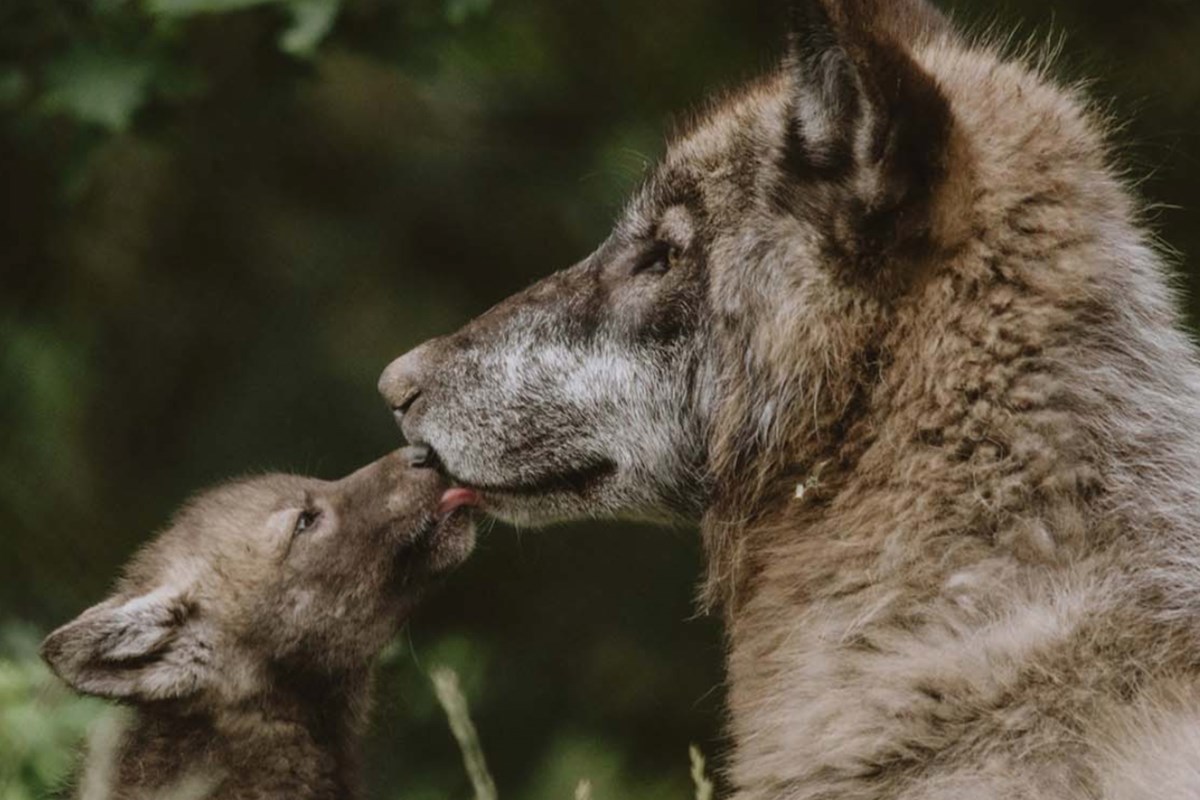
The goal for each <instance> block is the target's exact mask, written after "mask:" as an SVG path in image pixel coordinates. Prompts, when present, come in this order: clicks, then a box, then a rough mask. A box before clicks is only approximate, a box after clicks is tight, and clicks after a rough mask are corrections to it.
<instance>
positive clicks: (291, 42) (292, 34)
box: [279, 0, 342, 58]
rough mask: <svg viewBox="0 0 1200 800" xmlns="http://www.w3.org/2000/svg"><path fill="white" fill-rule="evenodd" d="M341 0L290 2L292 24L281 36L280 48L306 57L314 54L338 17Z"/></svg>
mask: <svg viewBox="0 0 1200 800" xmlns="http://www.w3.org/2000/svg"><path fill="white" fill-rule="evenodd" d="M341 5H342V3H341V0H293V2H290V3H288V10H289V13H291V15H292V24H291V27H289V28H288V29H287V30H286V31H284V32H283V35H282V36H280V37H279V48H280V49H281V50H283V51H284V52H285V53H290V54H292V55H294V56H301V57H304V58H307V57H310V56H312V54H313V53H314V52H315V51H316V49H317V45H319V44H320V43H321V41H322V40H323V39H324V38H325V37H326V36H327V35H328V34H329V31H330V30H332V28H333V22H334V20H335V19H337V14H338V10H339V9H340V8H341Z"/></svg>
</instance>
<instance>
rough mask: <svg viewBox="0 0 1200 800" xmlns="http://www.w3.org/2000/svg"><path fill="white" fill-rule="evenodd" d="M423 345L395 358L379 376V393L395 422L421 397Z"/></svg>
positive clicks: (424, 351)
mask: <svg viewBox="0 0 1200 800" xmlns="http://www.w3.org/2000/svg"><path fill="white" fill-rule="evenodd" d="M427 352H428V351H427V349H426V346H425V345H421V346H420V347H418V348H416V349H415V350H410V351H408V352H407V353H405V354H404V355H402V356H400V357H399V358H397V359H396V360H395V361H393V362H392V363H391V364H388V366H387V369H385V370H384V371H383V374H382V375H380V376H379V393H380V394H382V395H383V399H384V400H386V401H387V402H388V405H389V406H391V408H392V411H393V412H394V413H395V414H396V421H397V422H399V421H400V418H401V417H403V416H404V415H405V414H407V413H408V412H409V411H410V410H411V409H412V407H413V404H414V403H416V402H417V399H418V398H420V396H421V387H422V383H423V375H424V370H425V363H426V361H427V360H428V359H427V358H426V356H425V354H426V353H427Z"/></svg>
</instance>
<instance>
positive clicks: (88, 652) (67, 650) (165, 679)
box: [42, 589, 211, 700]
mask: <svg viewBox="0 0 1200 800" xmlns="http://www.w3.org/2000/svg"><path fill="white" fill-rule="evenodd" d="M194 616H195V608H194V606H193V605H192V604H191V603H189V602H188V601H187V600H186V599H185V598H184V597H182V596H181V595H180V594H178V593H174V592H170V591H167V590H165V589H162V590H158V591H155V592H151V593H149V594H145V595H141V596H138V597H134V598H132V599H129V598H112V599H110V600H107V601H105V602H103V603H100V604H99V605H96V606H93V607H92V608H90V609H88V610H87V611H85V612H83V613H82V614H80V615H79V617H77V618H76V619H75V620H74V621H72V622H69V623H67V624H66V625H64V626H62V627H61V628H59V629H58V630H56V631H54V633H52V634H50V635H49V636H48V637H47V638H46V641H44V642H43V643H42V658H43V659H45V661H46V663H47V664H49V665H50V668H51V669H52V670H53V671H54V673H55V674H56V675H58V676H59V677H60V678H62V679H63V680H64V681H66V682H67V683H68V684H70V685H71V686H72V687H73V688H75V689H76V690H77V691H80V692H83V693H84V694H92V695H97V696H99V697H109V698H114V699H131V700H132V699H136V700H166V699H173V698H182V697H186V696H188V695H191V694H193V693H195V692H196V691H197V690H198V689H200V688H201V686H202V683H203V679H204V677H205V675H206V672H207V670H208V667H209V655H210V653H211V650H210V648H209V647H208V646H207V644H206V643H205V642H204V640H203V637H202V635H201V634H200V632H199V631H198V630H197V627H198V626H197V625H196V624H195V621H194Z"/></svg>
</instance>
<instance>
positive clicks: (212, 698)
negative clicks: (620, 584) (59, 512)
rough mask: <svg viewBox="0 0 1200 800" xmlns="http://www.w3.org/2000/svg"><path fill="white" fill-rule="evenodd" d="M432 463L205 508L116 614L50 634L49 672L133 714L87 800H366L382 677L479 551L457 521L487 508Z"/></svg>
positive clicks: (146, 557)
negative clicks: (393, 646)
mask: <svg viewBox="0 0 1200 800" xmlns="http://www.w3.org/2000/svg"><path fill="white" fill-rule="evenodd" d="M425 455H426V454H425V453H424V452H423V451H422V450H421V449H420V448H407V449H405V450H401V451H398V452H396V453H393V454H391V455H389V456H387V457H385V458H383V459H381V460H379V461H376V462H375V463H373V464H370V465H369V466H366V467H364V468H362V469H360V470H359V471H358V472H355V473H354V474H352V475H350V476H349V477H346V478H343V479H342V480H340V481H335V482H328V481H322V480H317V479H315V478H308V477H301V476H296V475H267V476H263V477H257V478H250V479H246V480H241V481H236V482H233V483H229V484H226V485H224V486H220V487H218V488H215V489H212V490H210V491H208V492H205V493H203V494H201V495H200V496H198V497H197V498H196V499H194V500H192V501H191V502H190V503H188V504H187V506H185V507H184V508H183V510H182V511H181V512H179V514H178V515H177V516H176V518H175V520H174V521H173V522H172V524H171V525H170V527H169V528H167V530H166V531H164V532H163V533H162V534H161V535H159V536H158V537H157V538H156V539H154V540H153V541H152V542H150V543H149V544H148V545H147V546H146V547H145V548H144V549H143V550H142V551H141V552H140V553H138V554H137V556H136V557H134V559H133V561H132V562H131V563H130V564H129V565H128V567H127V569H126V571H125V574H124V577H123V578H122V579H121V580H120V582H119V583H118V585H117V589H116V592H115V593H114V594H113V596H112V597H110V598H109V599H108V600H105V601H104V602H103V603H100V604H99V605H97V606H95V607H93V608H90V609H88V610H87V611H85V612H84V613H83V614H81V615H80V616H79V617H78V618H77V619H75V620H74V621H73V622H70V623H69V624H67V625H64V626H63V627H61V628H59V629H58V630H56V631H55V632H54V633H52V634H51V635H50V636H49V638H47V639H46V641H45V643H44V644H43V646H42V655H43V657H44V658H45V660H46V661H47V663H49V665H50V667H51V668H52V669H53V670H54V672H55V673H56V674H57V675H58V676H59V677H61V678H62V679H63V680H65V681H66V682H67V683H69V684H70V685H71V686H72V687H74V688H75V689H76V690H78V691H80V692H83V693H85V694H90V695H97V696H100V697H108V698H112V699H115V700H119V701H121V702H123V703H125V704H128V705H129V706H132V708H133V719H132V722H131V724H130V725H129V726H128V729H127V730H126V731H125V732H124V733H123V735H122V736H121V737H120V740H119V741H118V742H116V743H115V746H114V747H113V748H111V752H110V753H109V754H108V757H109V759H110V760H109V762H108V763H107V764H97V763H89V764H88V769H87V774H86V779H85V781H84V782H83V785H82V786H81V790H83V791H85V792H86V793H88V794H89V796H93V795H97V794H98V795H99V796H107V797H109V798H113V800H125V799H127V798H129V799H132V798H148V797H173V796H177V795H179V794H182V795H184V796H186V797H188V798H199V797H221V798H224V799H226V800H234V799H235V798H258V799H260V800H265V799H267V798H288V800H303V799H304V798H339V799H340V798H347V797H353V796H355V795H356V786H357V781H356V755H355V751H356V741H357V739H358V736H359V734H360V732H361V730H362V728H363V725H364V721H365V718H366V712H367V708H368V703H369V697H368V695H369V686H370V677H371V664H372V661H373V660H374V658H375V656H376V655H377V654H378V653H379V651H380V650H381V649H382V648H383V647H384V645H385V644H386V643H387V642H388V640H389V639H390V638H391V637H392V636H393V635H394V634H395V633H396V632H397V630H398V629H399V628H400V626H401V624H402V623H403V621H404V620H405V619H406V618H407V617H408V616H409V614H410V612H411V611H412V610H413V608H414V607H415V605H416V603H417V602H418V600H419V598H420V596H421V594H422V592H423V590H424V589H425V588H426V587H427V586H428V585H429V584H430V582H431V579H433V578H435V577H437V576H439V575H441V574H442V573H444V572H446V571H447V570H449V569H450V568H452V567H454V566H456V565H458V564H459V563H460V562H462V561H463V560H464V559H465V558H466V557H467V555H468V554H469V553H470V552H471V550H472V548H473V546H474V541H475V534H474V528H473V525H472V523H471V519H470V516H469V515H468V514H467V513H465V512H463V511H461V509H463V508H464V507H469V506H472V505H473V504H474V503H475V501H476V496H475V494H474V493H473V492H471V491H469V490H465V489H455V488H451V487H449V486H448V485H447V484H446V483H445V482H444V481H443V479H442V478H441V477H440V476H439V474H438V473H437V471H435V470H433V469H425V468H422V463H423V459H424V456H425ZM100 757H101V754H99V753H92V754H90V756H89V758H90V759H92V761H93V762H94V761H95V760H96V759H97V758H100ZM88 783H92V784H96V783H99V784H100V785H98V786H97V785H92V786H88Z"/></svg>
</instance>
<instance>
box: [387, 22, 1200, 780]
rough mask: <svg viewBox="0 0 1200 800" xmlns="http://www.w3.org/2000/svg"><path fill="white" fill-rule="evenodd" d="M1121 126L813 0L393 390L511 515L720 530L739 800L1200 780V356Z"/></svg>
mask: <svg viewBox="0 0 1200 800" xmlns="http://www.w3.org/2000/svg"><path fill="white" fill-rule="evenodd" d="M1106 126H1107V121H1106V120H1105V119H1104V118H1103V116H1102V115H1099V114H1097V113H1096V112H1095V111H1094V110H1092V109H1091V108H1089V107H1088V105H1087V103H1086V101H1085V100H1083V99H1082V98H1081V97H1080V96H1079V94H1078V93H1077V92H1076V91H1075V90H1073V89H1069V88H1063V87H1061V86H1058V85H1056V84H1055V83H1054V82H1053V81H1052V80H1051V79H1050V78H1049V77H1048V76H1047V75H1046V74H1045V73H1044V72H1043V71H1042V70H1041V69H1040V68H1038V67H1035V66H1029V65H1027V64H1024V63H1021V62H1020V61H1019V60H1013V59H1011V58H1009V57H1007V56H1005V55H1004V54H1003V53H1002V52H1001V51H999V50H998V49H996V48H994V47H990V46H988V45H986V44H981V43H978V42H974V41H972V40H970V39H967V38H965V37H964V36H962V35H961V34H959V33H958V32H957V31H955V30H954V29H953V27H952V26H951V25H950V24H949V23H948V22H947V21H946V19H945V18H943V17H942V15H941V14H939V13H938V12H937V11H936V10H935V9H933V8H932V7H931V6H930V5H928V4H927V3H925V2H923V0H798V1H797V2H796V3H795V4H794V9H793V28H792V34H791V40H790V50H789V55H788V57H787V59H786V61H785V63H783V64H782V66H781V68H780V69H779V70H778V71H776V72H774V73H772V74H770V75H768V76H767V77H766V78H764V79H763V80H761V81H759V82H757V83H754V84H753V85H750V86H748V87H746V88H745V89H744V90H742V91H740V92H738V93H735V94H733V95H731V96H729V97H726V98H724V99H723V100H721V101H720V102H718V103H717V104H715V105H714V106H713V107H712V108H711V109H710V110H708V111H707V112H706V113H704V114H703V115H701V116H700V118H699V119H697V120H696V122H695V123H694V124H693V125H691V126H690V127H689V128H687V129H686V130H684V131H683V132H682V133H681V134H680V135H678V136H677V137H676V138H675V139H674V140H673V141H672V142H671V143H670V144H669V146H668V149H667V153H666V156H665V157H664V159H663V161H662V163H661V164H659V165H658V166H657V167H656V168H655V169H654V170H653V171H652V173H651V174H650V175H649V177H648V180H647V181H646V183H645V185H644V186H643V187H642V188H641V190H640V191H638V192H637V194H636V195H635V196H634V197H633V199H632V201H631V202H630V204H629V207H628V210H627V211H626V213H625V214H624V215H623V216H622V217H621V219H620V221H619V222H618V223H617V225H616V229H615V230H614V232H613V233H612V235H611V237H610V238H609V239H608V240H607V241H606V242H604V244H603V245H601V247H600V249H599V250H597V251H596V252H595V253H594V254H593V255H591V256H590V257H589V258H587V259H586V260H585V261H584V262H583V263H581V264H579V265H577V266H574V267H572V268H570V269H568V270H565V271H563V272H561V273H559V274H556V275H553V276H551V277H549V278H547V279H545V280H544V281H542V282H540V283H538V284H537V285H535V286H534V287H532V288H531V289H529V290H527V291H525V292H523V293H521V294H519V295H517V296H515V297H513V298H511V299H509V300H507V301H505V302H503V303H501V304H500V305H499V306H497V307H496V308H494V309H493V310H491V311H489V312H488V313H486V314H484V315H483V316H482V317H480V318H479V319H478V320H476V321H474V322H472V323H471V324H469V325H468V326H466V327H465V328H464V329H463V330H461V331H460V332H458V333H456V334H454V335H451V336H447V337H444V338H441V339H437V340H434V341H432V342H429V343H427V344H425V345H423V346H422V347H420V348H419V349H417V350H415V351H413V352H411V353H409V354H407V355H406V356H404V357H402V358H400V359H399V360H397V361H396V362H395V363H393V364H392V365H391V366H390V367H389V368H388V369H387V370H386V371H385V373H384V375H383V377H382V378H381V381H380V387H381V391H382V392H383V394H384V395H385V396H386V398H387V399H388V401H389V402H390V403H391V405H392V406H393V408H394V409H395V411H396V413H397V415H398V416H399V418H400V420H401V424H402V426H403V428H404V430H405V432H406V434H407V435H408V437H409V439H410V440H412V441H419V442H428V443H429V444H431V445H432V446H433V447H434V448H435V449H436V450H437V452H438V453H439V454H440V456H441V459H442V461H443V463H444V465H445V468H446V470H447V471H448V472H449V473H450V474H451V475H453V476H454V477H455V478H456V479H457V480H459V481H460V482H462V483H463V484H465V485H469V486H474V487H477V488H478V489H479V490H480V491H482V492H483V494H484V498H485V499H484V502H485V506H486V507H487V508H488V509H490V510H491V511H492V512H493V513H495V514H497V515H499V516H501V517H504V518H507V519H510V520H516V521H520V522H525V523H530V522H546V521H551V520H555V519H562V518H568V517H576V516H580V515H585V514H593V513H608V514H614V515H620V516H642V517H682V518H685V519H686V518H698V519H700V520H702V528H703V533H704V541H705V544H706V547H707V551H708V559H709V564H710V573H709V578H708V581H707V589H706V598H707V599H708V601H709V602H711V603H713V604H716V605H719V607H720V608H722V609H723V611H724V613H725V615H726V618H727V621H728V641H729V655H728V667H729V713H730V721H729V729H730V733H731V736H732V740H733V745H734V749H733V752H732V754H731V757H730V763H729V777H730V780H731V783H732V784H733V786H734V787H736V790H737V795H736V796H737V797H738V798H739V800H751V798H754V799H756V800H757V799H759V798H762V799H764V800H765V799H766V798H771V799H772V800H775V799H777V798H788V799H790V800H800V799H801V798H830V799H833V798H838V799H839V800H851V799H863V800H865V799H866V798H912V799H913V800H916V799H917V798H921V800H935V799H937V798H944V799H945V800H957V799H958V798H974V799H978V800H987V799H988V798H1079V799H1081V800H1082V798H1110V799H1112V798H1168V797H1170V798H1185V797H1187V798H1196V797H1200V759H1198V758H1197V757H1196V754H1197V753H1198V752H1200V750H1198V747H1200V691H1198V684H1197V677H1198V670H1200V367H1198V365H1197V357H1196V350H1195V349H1194V348H1193V346H1192V344H1191V343H1189V341H1188V340H1187V338H1186V336H1185V335H1184V334H1183V333H1182V331H1181V328H1180V325H1179V320H1178V316H1177V313H1176V310H1175V307H1174V302H1173V298H1172V296H1171V292H1170V291H1169V289H1168V284H1167V280H1166V278H1165V277H1164V276H1165V270H1164V268H1163V264H1162V261H1161V260H1160V258H1159V257H1158V256H1157V255H1156V254H1155V252H1154V250H1153V248H1152V246H1151V237H1150V235H1149V234H1147V232H1146V231H1145V230H1144V229H1143V227H1142V226H1141V224H1140V221H1139V216H1138V210H1137V206H1136V203H1135V201H1134V200H1133V199H1132V197H1131V193H1130V191H1129V190H1128V188H1127V187H1126V186H1125V184H1124V183H1123V181H1122V180H1121V178H1120V176H1119V173H1118V171H1117V170H1116V169H1115V168H1114V166H1113V164H1112V160H1111V157H1110V154H1109V152H1108V149H1107V146H1106V144H1105V128H1106ZM515 454H520V457H519V458H514V457H513V456H514V455H515Z"/></svg>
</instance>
